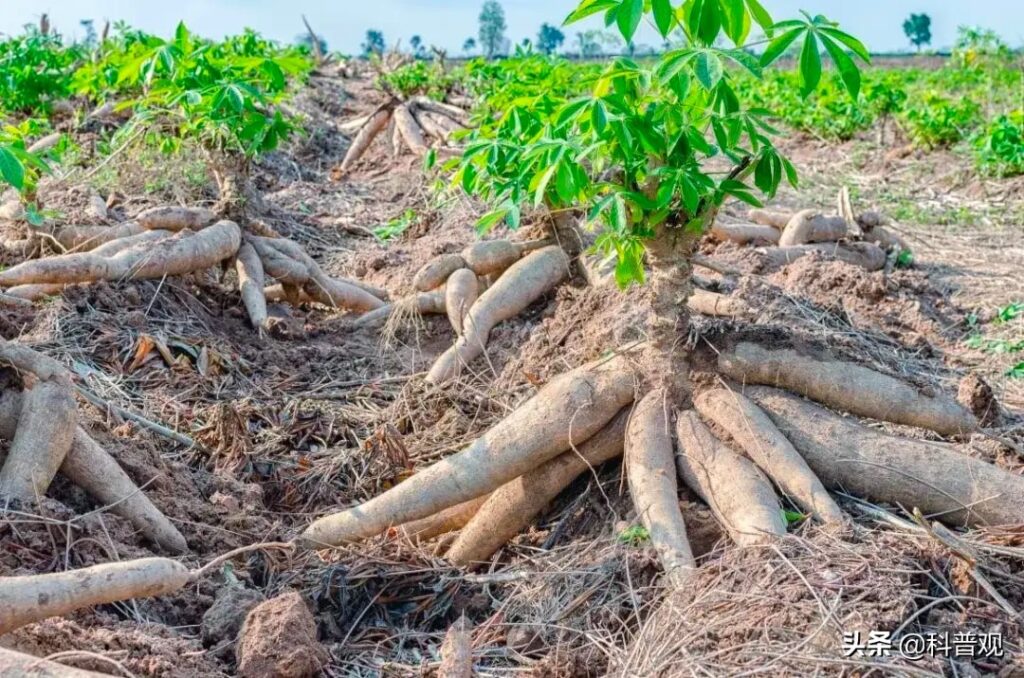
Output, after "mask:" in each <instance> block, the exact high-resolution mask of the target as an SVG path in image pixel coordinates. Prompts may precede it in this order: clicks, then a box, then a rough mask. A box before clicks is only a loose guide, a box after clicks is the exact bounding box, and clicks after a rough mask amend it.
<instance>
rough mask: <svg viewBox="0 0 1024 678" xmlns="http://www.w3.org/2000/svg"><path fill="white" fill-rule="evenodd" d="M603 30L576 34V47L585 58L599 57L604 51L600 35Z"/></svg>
mask: <svg viewBox="0 0 1024 678" xmlns="http://www.w3.org/2000/svg"><path fill="white" fill-rule="evenodd" d="M600 34H601V31H584V32H582V33H577V34H576V49H577V50H578V51H579V55H580V56H581V57H583V58H584V59H593V58H594V57H599V56H601V54H602V53H603V52H604V50H603V49H602V48H601V41H600V39H599V36H600Z"/></svg>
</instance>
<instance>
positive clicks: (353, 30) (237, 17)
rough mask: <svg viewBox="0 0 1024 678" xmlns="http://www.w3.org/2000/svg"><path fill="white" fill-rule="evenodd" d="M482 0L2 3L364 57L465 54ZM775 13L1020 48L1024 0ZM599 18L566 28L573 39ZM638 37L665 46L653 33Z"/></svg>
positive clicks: (64, 27)
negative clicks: (926, 25) (996, 36)
mask: <svg viewBox="0 0 1024 678" xmlns="http://www.w3.org/2000/svg"><path fill="white" fill-rule="evenodd" d="M501 3H502V5H503V6H504V9H505V15H506V21H507V23H508V33H507V35H508V37H509V38H510V39H511V40H512V41H513V42H519V41H521V40H522V39H523V38H525V37H530V38H534V37H535V36H536V34H537V29H538V28H539V27H540V25H541V24H542V23H544V22H548V23H552V24H555V25H558V24H560V23H561V21H562V20H563V19H564V18H565V16H566V15H568V13H569V12H570V11H571V10H572V9H573V8H574V7H575V5H576V2H575V0H501ZM482 4H483V0H369V1H367V0H334V2H330V3H328V2H324V1H323V0H174V1H172V2H154V1H153V0H0V33H7V34H12V33H17V32H19V31H20V28H21V26H22V25H23V24H25V23H28V22H36V21H38V19H39V15H40V14H41V13H42V12H48V13H49V15H50V20H51V23H52V24H53V25H54V26H56V27H57V29H58V30H60V31H61V32H62V33H64V34H65V35H68V36H76V35H78V36H80V35H81V34H82V29H81V28H80V27H79V25H78V22H79V20H80V19H87V18H91V19H94V20H95V22H96V26H97V30H99V27H101V26H102V25H103V22H104V20H106V19H111V20H117V19H121V20H124V21H127V22H128V23H129V24H131V25H132V26H134V27H136V28H140V29H143V30H146V31H148V32H151V33H156V34H160V35H169V34H171V33H172V32H173V29H174V26H175V25H176V24H177V22H178V21H179V20H184V21H185V23H186V24H188V26H189V28H191V29H192V30H194V31H196V32H198V33H200V34H202V35H205V36H207V37H223V36H224V35H227V34H230V33H236V32H238V31H239V30H241V29H242V28H243V27H250V28H254V29H256V30H257V31H259V32H260V33H263V34H264V35H266V36H268V37H271V38H274V39H276V40H281V41H292V40H294V39H295V36H296V35H298V34H299V33H302V32H304V30H305V29H304V28H303V25H302V19H301V15H302V14H305V15H306V17H307V18H308V19H309V20H310V22H311V23H312V24H313V27H314V29H315V30H316V31H317V32H318V33H319V34H321V35H322V36H323V37H324V38H326V39H327V41H328V44H329V46H330V48H331V49H332V50H339V51H341V52H344V53H358V52H359V51H360V48H359V46H360V44H361V43H362V42H363V38H364V35H365V33H366V30H367V29H368V28H375V29H378V30H381V31H383V32H384V37H385V39H386V41H387V42H388V44H389V45H393V44H394V43H396V42H397V41H398V40H401V41H402V44H403V45H406V46H407V45H408V44H409V38H410V37H411V36H413V35H416V34H418V35H420V36H422V38H423V42H424V44H427V45H438V46H440V47H443V48H446V49H447V50H448V51H449V53H450V54H453V55H455V54H460V53H461V48H462V44H463V42H464V41H465V40H466V38H468V37H471V36H475V35H476V33H477V17H478V16H479V13H480V6H481V5H482ZM762 4H764V5H765V6H766V7H767V8H768V10H769V11H770V12H771V13H772V15H773V16H774V17H775V18H776V19H777V20H778V19H780V18H792V17H794V16H796V15H797V13H798V10H800V9H806V10H808V11H810V12H812V13H815V14H819V13H820V14H825V15H826V16H828V17H829V18H830V19H833V20H835V21H838V22H839V23H840V26H841V27H843V28H844V29H845V30H847V31H848V32H850V33H853V34H854V35H856V36H858V37H859V38H861V39H862V40H863V41H864V42H865V43H866V44H867V45H868V47H869V49H871V50H872V51H876V52H888V51H896V50H901V49H908V48H909V45H908V43H907V40H906V38H905V36H904V35H903V29H902V24H903V20H904V19H905V18H906V17H907V16H908V15H909V14H910V13H911V12H917V13H921V12H924V13H927V14H928V15H930V16H931V19H932V35H933V40H932V47H935V48H943V47H949V46H951V45H952V43H953V40H954V37H955V35H956V27H957V26H958V25H960V24H971V25H980V26H984V27H988V28H995V29H996V30H997V31H998V32H1000V33H1001V34H1002V36H1003V38H1004V39H1005V40H1006V41H1007V42H1008V43H1009V44H1010V45H1011V46H1015V47H1017V46H1021V45H1024V0H969V1H968V0H762ZM595 27H601V23H600V22H599V21H596V23H595V22H590V23H588V24H581V25H580V26H576V25H574V26H571V27H567V28H565V29H563V30H564V32H565V33H566V36H567V38H568V39H569V41H571V40H572V37H573V35H574V34H575V33H576V32H577V31H579V30H584V29H587V28H595ZM636 42H637V43H648V44H652V45H656V44H659V43H660V42H661V41H660V40H659V39H657V36H656V34H654V32H653V31H651V30H648V31H646V32H645V33H642V34H641V35H640V36H639V37H638V38H637V40H636Z"/></svg>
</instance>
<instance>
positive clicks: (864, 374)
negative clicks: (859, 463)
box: [718, 342, 978, 435]
mask: <svg viewBox="0 0 1024 678" xmlns="http://www.w3.org/2000/svg"><path fill="white" fill-rule="evenodd" d="M718 367H719V369H721V370H722V372H724V373H725V374H727V375H728V376H729V377H731V378H732V379H735V380H736V381H738V382H740V383H745V384H760V385H766V386H775V387H778V388H785V389H786V390H789V391H793V392H794V393H798V394H800V395H803V396H807V397H808V398H811V399H812V400H816V401H818V402H820V403H823V404H825V405H828V406H829V407H832V408H835V409H839V410H845V411H847V412H850V413H852V414H856V415H859V416H862V417H869V418H871V419H878V420H879V421H889V422H892V423H894V424H906V425H907V426H918V427H920V428H925V429H929V430H931V431H935V432H936V433H939V434H942V435H962V434H965V433H970V432H971V431H974V430H975V429H977V427H978V422H977V420H976V419H975V418H974V415H972V414H971V413H970V412H968V411H967V409H966V408H965V407H963V406H962V405H960V404H959V403H957V402H956V401H954V400H953V399H952V398H948V397H946V396H942V395H934V396H931V395H926V394H924V393H920V392H919V391H918V390H917V389H915V388H913V387H912V386H910V385H909V384H906V383H905V382H902V381H900V380H899V379H895V378H893V377H890V376H887V375H884V374H882V373H880V372H876V371H874V370H872V369H869V368H867V367H863V366H861V365H857V364H854V363H850V362H843V361H839V360H833V359H829V358H821V359H819V358H815V357H812V356H808V355H804V354H801V353H799V352H797V351H795V350H793V349H789V348H778V349H769V348H765V347H763V346H760V345H758V344H753V343H750V342H740V343H738V344H736V345H735V346H733V347H732V348H731V349H727V350H725V351H722V352H721V354H719V357H718Z"/></svg>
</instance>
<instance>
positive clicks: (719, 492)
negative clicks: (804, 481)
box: [676, 410, 786, 546]
mask: <svg viewBox="0 0 1024 678" xmlns="http://www.w3.org/2000/svg"><path fill="white" fill-rule="evenodd" d="M676 432H677V434H678V436H679V454H677V455H676V464H677V466H678V468H679V475H681V476H682V478H683V480H685V481H686V484H687V485H688V486H689V487H690V489H692V490H693V491H695V492H696V493H697V494H699V495H700V497H701V499H703V500H704V501H705V502H707V504H708V506H710V507H711V510H712V511H713V512H714V514H715V517H716V518H718V520H719V522H721V523H722V525H724V526H725V529H726V530H728V532H729V536H730V537H732V540H733V541H735V542H736V543H737V544H740V545H745V546H749V545H752V544H760V543H763V542H765V541H766V540H771V539H772V538H775V537H779V536H782V535H784V534H786V521H785V520H783V517H782V507H781V506H779V501H778V498H777V497H776V496H775V490H773V489H772V485H771V483H770V482H769V481H768V479H767V478H766V477H765V476H764V474H763V473H761V471H759V470H758V468H757V467H756V466H754V464H753V463H751V462H750V461H749V460H748V459H746V458H745V457H741V456H740V455H738V454H736V453H735V452H733V451H732V450H730V449H729V448H728V447H726V446H725V444H724V443H722V442H721V441H720V440H718V439H717V438H716V437H715V436H714V434H712V433H711V431H710V430H708V427H707V426H705V425H704V424H703V422H701V420H700V417H698V416H697V413H696V412H694V411H692V410H688V411H685V412H681V413H680V414H679V417H678V419H677V421H676Z"/></svg>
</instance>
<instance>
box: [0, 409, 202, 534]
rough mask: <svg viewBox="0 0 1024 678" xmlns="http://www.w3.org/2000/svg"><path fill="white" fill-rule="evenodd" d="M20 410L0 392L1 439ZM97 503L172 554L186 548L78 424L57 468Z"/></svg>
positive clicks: (10, 434) (9, 431) (14, 425)
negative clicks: (125, 520) (69, 445)
mask: <svg viewBox="0 0 1024 678" xmlns="http://www.w3.org/2000/svg"><path fill="white" fill-rule="evenodd" d="M21 411H22V395H21V393H19V392H17V391H13V390H8V391H6V392H4V393H3V395H0V438H8V439H10V438H12V437H14V435H15V431H16V430H17V427H18V419H19V416H20V414H21ZM59 471H60V473H62V474H63V475H64V476H65V477H67V479H68V480H70V481H71V482H72V483H74V484H75V485H77V486H78V487H81V488H82V489H83V490H85V491H86V492H87V493H88V494H89V495H90V496H91V497H92V498H93V499H94V500H95V501H96V502H97V503H98V504H99V505H100V506H109V507H110V510H111V511H112V512H113V513H116V514H117V515H119V516H121V517H123V518H125V519H127V520H128V521H129V522H131V523H132V525H134V526H135V527H136V529H138V530H139V531H140V532H141V533H142V534H143V536H145V537H146V538H147V539H149V540H150V541H152V542H153V543H155V544H157V545H158V546H160V547H161V548H163V549H165V550H167V551H169V552H171V553H184V552H186V551H188V545H187V544H186V543H185V538H184V537H183V536H182V535H181V533H180V532H179V531H178V529H177V528H175V527H174V525H173V524H172V523H171V521H169V520H168V519H167V517H166V516H164V514H163V513H161V512H160V510H159V509H157V508H156V507H155V506H153V504H152V502H150V501H149V499H148V498H147V497H146V495H145V494H144V493H143V491H142V490H140V489H139V487H138V486H137V485H136V484H135V483H134V482H133V481H132V479H131V478H129V477H128V474H126V473H125V472H124V470H123V469H122V468H121V466H120V465H119V464H118V463H117V462H116V461H115V460H114V458H113V457H111V456H110V454H109V453H108V452H107V451H106V450H104V449H103V448H102V447H101V446H100V445H99V444H98V443H97V442H96V441H95V440H93V439H92V437H91V436H90V435H89V434H88V433H86V432H85V430H84V429H82V428H81V427H80V426H79V427H77V428H75V431H74V438H73V440H72V442H71V447H70V449H69V450H68V453H67V455H66V456H65V457H64V460H63V463H62V464H61V466H60V469H59Z"/></svg>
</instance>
